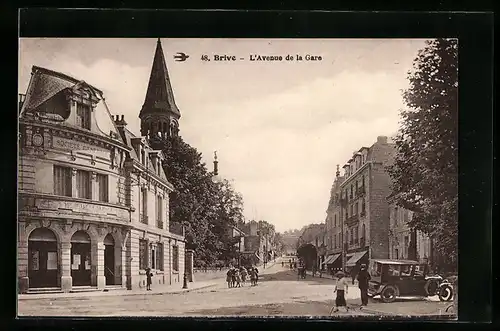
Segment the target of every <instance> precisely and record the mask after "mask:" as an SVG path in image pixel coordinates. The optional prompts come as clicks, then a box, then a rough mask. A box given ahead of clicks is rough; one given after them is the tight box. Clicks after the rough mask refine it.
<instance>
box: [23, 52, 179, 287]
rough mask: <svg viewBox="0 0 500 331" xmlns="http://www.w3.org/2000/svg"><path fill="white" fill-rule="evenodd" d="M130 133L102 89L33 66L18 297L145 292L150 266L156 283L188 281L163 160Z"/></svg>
mask: <svg viewBox="0 0 500 331" xmlns="http://www.w3.org/2000/svg"><path fill="white" fill-rule="evenodd" d="M163 61H164V59H163ZM153 67H154V65H153ZM165 69H166V67H165ZM126 125H127V124H126V122H125V118H124V116H123V115H122V116H116V117H114V116H112V115H111V114H110V111H109V109H108V107H107V105H106V102H105V99H104V95H103V92H102V91H101V90H99V89H97V88H96V87H94V86H92V85H90V84H88V83H86V82H84V81H81V80H78V79H75V78H73V77H70V76H68V75H65V74H62V73H59V72H55V71H52V70H48V69H45V68H40V67H37V66H33V68H32V76H31V80H30V83H29V86H28V89H27V92H26V94H25V95H21V96H20V101H19V130H20V131H19V163H18V164H19V167H18V284H19V285H18V287H19V292H21V293H26V292H30V291H64V292H69V291H76V290H79V289H80V290H92V289H94V290H103V289H105V288H127V289H134V288H140V287H143V286H145V281H146V279H145V269H146V268H147V267H149V268H151V269H152V272H153V273H154V277H153V284H165V285H169V284H173V283H176V282H181V281H182V276H183V274H184V251H185V239H184V235H183V231H182V229H181V228H179V227H176V226H173V225H170V224H169V198H168V196H169V193H170V192H171V191H172V190H173V187H172V185H171V184H170V183H169V182H168V180H167V177H166V174H165V173H164V170H163V163H164V160H165V158H164V156H163V155H162V153H161V151H157V150H154V149H153V148H152V147H151V146H150V143H149V141H148V139H147V137H136V136H134V135H133V134H132V133H131V132H130V131H129V130H128V129H127V128H126Z"/></svg>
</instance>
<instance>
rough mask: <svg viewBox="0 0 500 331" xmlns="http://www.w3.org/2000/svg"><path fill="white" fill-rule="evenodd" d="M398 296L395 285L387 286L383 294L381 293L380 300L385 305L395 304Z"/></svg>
mask: <svg viewBox="0 0 500 331" xmlns="http://www.w3.org/2000/svg"><path fill="white" fill-rule="evenodd" d="M396 296H397V290H396V287H395V286H393V285H387V286H386V287H384V289H383V290H382V293H380V298H381V299H382V301H383V302H385V303H389V302H394V300H396Z"/></svg>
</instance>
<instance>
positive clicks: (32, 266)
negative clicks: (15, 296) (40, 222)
mask: <svg viewBox="0 0 500 331" xmlns="http://www.w3.org/2000/svg"><path fill="white" fill-rule="evenodd" d="M28 259H29V261H28V278H29V287H31V288H39V287H57V286H58V277H59V263H58V256H57V238H56V236H55V234H54V232H52V231H51V230H49V229H47V228H38V229H35V230H33V232H31V234H30V236H29V238H28Z"/></svg>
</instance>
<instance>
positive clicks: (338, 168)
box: [335, 164, 340, 177]
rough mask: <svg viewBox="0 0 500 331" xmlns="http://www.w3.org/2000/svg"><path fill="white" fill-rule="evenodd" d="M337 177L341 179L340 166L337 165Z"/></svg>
mask: <svg viewBox="0 0 500 331" xmlns="http://www.w3.org/2000/svg"><path fill="white" fill-rule="evenodd" d="M335 176H336V177H340V166H339V165H338V164H337V172H336V173H335Z"/></svg>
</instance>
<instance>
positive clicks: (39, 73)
mask: <svg viewBox="0 0 500 331" xmlns="http://www.w3.org/2000/svg"><path fill="white" fill-rule="evenodd" d="M65 90H71V91H72V93H76V92H78V91H80V90H82V91H85V93H89V94H90V97H91V98H92V99H94V100H95V101H96V102H97V104H96V106H95V112H94V115H95V119H96V124H97V129H98V132H100V133H101V134H102V135H103V136H105V137H108V138H109V137H111V138H112V139H115V140H119V141H120V142H121V141H122V140H121V139H120V136H119V134H118V130H117V128H116V126H115V124H114V121H113V120H112V119H111V114H110V112H109V109H108V106H107V104H106V102H105V100H104V96H103V92H102V91H101V90H99V89H98V88H96V87H94V86H92V85H90V84H88V83H86V82H85V81H83V80H79V79H76V78H74V77H71V76H69V75H67V74H64V73H61V72H57V71H54V70H50V69H46V68H42V67H38V66H33V67H32V70H31V79H30V82H29V85H28V89H27V91H26V97H25V99H24V102H23V105H22V108H21V111H20V116H21V117H23V116H24V115H26V114H27V113H31V112H39V113H40V114H44V112H43V111H42V110H41V109H40V106H42V105H43V104H44V103H45V102H47V101H49V100H50V99H52V98H54V97H55V96H56V95H58V94H59V93H61V92H63V91H65ZM48 115H49V114H47V115H46V116H47V117H48ZM59 117H60V116H59ZM63 120H64V119H62V118H61V119H60V120H59V121H63Z"/></svg>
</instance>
